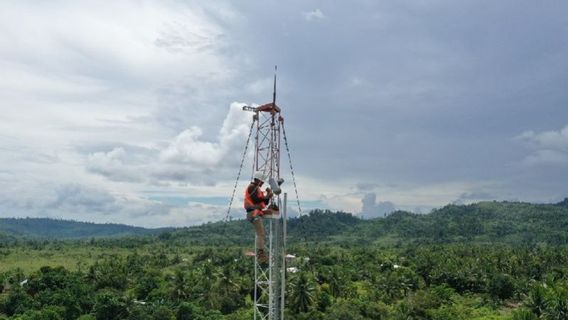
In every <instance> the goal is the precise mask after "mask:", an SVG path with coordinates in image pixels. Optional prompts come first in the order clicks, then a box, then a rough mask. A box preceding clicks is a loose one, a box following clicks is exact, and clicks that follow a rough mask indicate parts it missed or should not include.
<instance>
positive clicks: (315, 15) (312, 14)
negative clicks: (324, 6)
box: [302, 9, 326, 21]
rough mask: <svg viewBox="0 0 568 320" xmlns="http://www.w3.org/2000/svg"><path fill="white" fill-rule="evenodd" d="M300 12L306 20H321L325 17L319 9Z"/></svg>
mask: <svg viewBox="0 0 568 320" xmlns="http://www.w3.org/2000/svg"><path fill="white" fill-rule="evenodd" d="M302 14H303V15H304V19H306V21H313V20H321V19H324V18H325V17H326V16H325V15H324V14H323V12H322V11H321V10H320V9H314V10H312V11H308V12H303V13H302Z"/></svg>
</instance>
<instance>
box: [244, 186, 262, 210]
mask: <svg viewBox="0 0 568 320" xmlns="http://www.w3.org/2000/svg"><path fill="white" fill-rule="evenodd" d="M248 190H249V187H248V186H247V188H246V189H245V205H244V207H245V210H246V211H247V212H249V211H252V216H253V217H256V216H257V215H259V214H261V215H262V209H264V208H266V204H265V203H264V201H261V202H260V203H254V201H252V196H251V195H250V193H249V192H248ZM254 190H256V192H257V195H258V197H259V198H261V199H262V198H264V193H263V192H262V190H261V189H260V187H258V186H257V187H256V189H254Z"/></svg>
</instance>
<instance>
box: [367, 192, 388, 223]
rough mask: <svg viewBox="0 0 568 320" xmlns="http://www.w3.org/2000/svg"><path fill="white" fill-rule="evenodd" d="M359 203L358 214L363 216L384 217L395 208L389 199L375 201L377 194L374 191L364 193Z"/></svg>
mask: <svg viewBox="0 0 568 320" xmlns="http://www.w3.org/2000/svg"><path fill="white" fill-rule="evenodd" d="M361 203H362V207H361V212H360V215H361V216H362V217H364V218H377V217H384V216H385V215H387V214H389V213H391V212H393V211H395V210H396V209H395V207H394V204H393V203H392V202H390V201H380V202H377V194H376V193H374V192H371V193H367V194H365V195H364V196H363V198H362V199H361Z"/></svg>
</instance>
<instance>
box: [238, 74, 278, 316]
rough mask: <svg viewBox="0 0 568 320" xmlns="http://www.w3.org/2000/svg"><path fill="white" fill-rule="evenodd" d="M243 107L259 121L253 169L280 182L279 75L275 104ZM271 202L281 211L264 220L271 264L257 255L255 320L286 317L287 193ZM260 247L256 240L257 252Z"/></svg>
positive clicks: (257, 122) (255, 266) (255, 269)
mask: <svg viewBox="0 0 568 320" xmlns="http://www.w3.org/2000/svg"><path fill="white" fill-rule="evenodd" d="M243 110H245V111H253V112H254V116H253V120H254V121H256V128H255V129H256V130H255V135H254V139H255V150H254V161H253V168H252V169H253V172H256V171H260V172H262V173H263V174H264V175H265V176H266V177H267V181H269V180H270V179H273V180H274V181H278V180H279V179H280V145H281V130H282V125H283V122H284V118H283V117H282V116H281V114H280V111H281V110H280V108H279V107H278V106H277V105H276V75H275V76H274V94H273V100H272V103H267V104H264V105H261V106H259V107H243ZM272 202H273V203H274V204H276V205H278V207H279V208H280V213H279V214H278V215H272V216H269V215H266V216H265V220H264V221H263V223H264V224H265V233H266V240H267V243H268V253H269V259H268V260H269V261H268V265H263V264H260V263H259V261H258V255H257V254H255V258H254V284H255V287H254V320H283V319H284V306H285V299H284V298H285V288H286V254H285V251H286V213H287V212H286V205H287V203H286V202H287V195H286V194H284V197H283V201H282V200H281V198H280V195H278V196H275V197H274V198H273V199H272ZM282 202H283V203H282ZM255 238H256V233H255ZM258 249H259V248H256V239H255V253H256V252H258ZM264 249H266V248H264Z"/></svg>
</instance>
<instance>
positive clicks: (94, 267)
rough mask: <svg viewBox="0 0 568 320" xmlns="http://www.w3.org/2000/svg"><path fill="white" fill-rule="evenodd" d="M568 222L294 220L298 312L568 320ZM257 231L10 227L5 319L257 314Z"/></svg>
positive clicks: (518, 208)
mask: <svg viewBox="0 0 568 320" xmlns="http://www.w3.org/2000/svg"><path fill="white" fill-rule="evenodd" d="M567 222H568V206H566V205H565V204H563V203H560V204H557V205H531V204H526V203H497V202H486V203H478V204H474V205H468V206H455V205H451V206H447V207H445V208H442V209H439V210H436V211H434V212H432V213H431V214H429V215H415V214H411V213H407V212H396V213H394V214H392V215H390V216H388V217H386V218H384V219H375V220H359V219H357V218H354V217H352V216H351V215H349V214H346V213H332V212H326V211H314V212H312V213H311V214H309V215H306V216H302V217H300V218H297V219H292V220H290V223H289V229H290V240H291V241H290V250H289V251H290V252H292V253H294V254H296V255H297V257H298V258H296V259H294V260H293V261H291V262H290V265H293V266H295V267H297V268H298V269H299V272H297V273H290V274H289V275H288V277H289V284H288V288H287V310H286V314H287V317H286V318H287V319H322V320H323V319H347V320H349V319H448V320H450V319H512V320H521V319H567V318H568V247H566V246H565V245H566V235H565V233H566V231H565V230H566V229H565V228H566V226H567V225H566V223H567ZM250 228H251V227H250V225H248V224H247V223H246V222H244V221H233V222H230V223H226V224H220V223H211V224H206V225H203V226H199V227H194V228H187V229H181V230H176V231H173V232H164V233H161V234H160V235H158V236H137V237H130V238H121V239H118V238H110V239H88V240H73V241H71V240H64V241H62V240H39V239H35V240H34V239H27V240H22V239H14V238H11V237H4V238H2V239H4V240H5V241H4V242H3V246H2V248H0V319H3V318H6V319H21V320H28V319H82V320H86V319H227V320H228V319H235V320H237V319H251V318H252V300H251V295H252V292H253V290H254V288H253V275H252V272H253V268H252V264H253V262H252V260H251V259H250V258H247V257H245V256H244V255H243V252H244V251H246V250H247V246H248V245H250V243H252V237H253V235H252V230H251V229H250ZM0 241H3V240H0ZM62 257H67V258H68V259H62ZM69 257H71V258H69ZM26 259H29V260H26ZM22 261H26V262H22ZM28 262H29V263H32V262H33V263H34V265H33V266H32V267H30V266H29V265H28V264H27V263H28ZM37 263H39V264H37Z"/></svg>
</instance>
